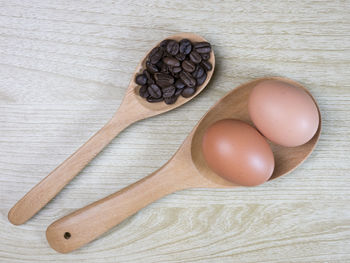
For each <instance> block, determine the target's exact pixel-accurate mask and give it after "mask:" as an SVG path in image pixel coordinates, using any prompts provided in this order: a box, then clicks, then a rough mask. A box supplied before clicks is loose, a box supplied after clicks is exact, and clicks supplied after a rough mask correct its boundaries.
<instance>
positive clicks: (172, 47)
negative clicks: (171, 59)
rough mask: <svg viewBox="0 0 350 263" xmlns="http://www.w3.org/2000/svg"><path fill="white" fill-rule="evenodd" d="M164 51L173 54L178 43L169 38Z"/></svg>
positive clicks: (177, 49)
mask: <svg viewBox="0 0 350 263" xmlns="http://www.w3.org/2000/svg"><path fill="white" fill-rule="evenodd" d="M166 51H167V52H168V53H169V54H170V55H173V56H175V55H176V54H177V53H178V52H179V43H177V42H176V41H175V40H169V42H168V44H167V46H166Z"/></svg>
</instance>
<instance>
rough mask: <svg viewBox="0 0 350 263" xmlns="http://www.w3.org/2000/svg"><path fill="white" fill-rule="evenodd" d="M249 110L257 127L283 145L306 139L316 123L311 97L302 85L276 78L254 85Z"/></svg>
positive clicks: (317, 115)
mask: <svg viewBox="0 0 350 263" xmlns="http://www.w3.org/2000/svg"><path fill="white" fill-rule="evenodd" d="M248 110H249V114H250V118H251V119H252V121H253V123H254V124H255V126H256V127H257V129H258V130H259V131H260V132H261V133H262V134H263V135H264V136H265V137H266V138H268V139H269V140H271V141H272V142H274V143H277V144H279V145H282V146H287V147H294V146H299V145H302V144H304V143H306V142H308V141H309V140H310V139H311V138H312V137H313V136H314V135H315V133H316V131H317V129H318V125H319V114H318V110H317V107H316V105H315V102H314V101H313V100H312V98H311V97H310V96H309V95H308V94H307V93H306V92H305V91H304V90H302V89H301V88H298V87H294V86H291V85H290V84H287V83H284V82H281V81H277V80H267V81H263V82H260V83H259V84H258V85H256V86H255V87H254V88H253V90H252V91H251V94H250V96H249V102H248Z"/></svg>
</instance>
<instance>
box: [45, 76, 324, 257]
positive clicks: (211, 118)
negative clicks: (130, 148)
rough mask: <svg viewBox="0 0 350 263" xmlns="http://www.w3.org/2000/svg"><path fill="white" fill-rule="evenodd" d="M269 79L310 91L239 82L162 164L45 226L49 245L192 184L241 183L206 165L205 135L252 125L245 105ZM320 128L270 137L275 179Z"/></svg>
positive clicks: (94, 233)
mask: <svg viewBox="0 0 350 263" xmlns="http://www.w3.org/2000/svg"><path fill="white" fill-rule="evenodd" d="M268 79H275V80H280V81H284V82H287V83H290V84H292V85H294V86H297V87H301V88H303V89H304V90H305V91H306V92H307V93H308V94H309V95H310V96H311V97H312V95H311V94H310V93H309V92H308V91H307V90H306V89H305V88H304V87H302V86H301V85H300V84H298V83H296V82H294V81H292V80H289V79H285V78H278V77H271V78H261V79H257V80H254V81H251V82H248V83H245V84H243V85H241V86H239V87H238V88H236V89H234V90H233V91H231V92H229V93H228V94H227V95H226V96H224V97H223V98H222V99H221V100H220V101H219V102H217V103H216V104H215V105H214V106H213V107H212V108H211V109H210V110H209V111H208V112H207V114H206V115H205V116H204V117H203V118H202V119H201V120H200V121H199V123H198V124H197V125H196V126H195V127H194V129H193V130H192V132H191V133H190V134H189V135H188V137H187V138H186V139H185V141H184V142H183V144H182V146H181V147H180V148H179V150H178V151H177V152H176V153H175V155H174V156H173V157H172V158H171V159H170V160H169V161H168V162H167V163H166V164H165V165H163V167H161V168H160V169H159V170H157V171H155V172H154V173H152V174H150V175H149V176H147V177H145V178H144V179H142V180H140V181H138V182H136V183H134V184H132V185H130V186H128V187H126V188H124V189H122V190H121V191H119V192H117V193H115V194H112V195H110V196H108V197H106V198H104V199H101V200H99V201H97V202H95V203H92V204H90V205H88V206H86V207H84V208H82V209H79V210H77V211H75V212H73V213H72V214H69V215H67V216H65V217H63V218H61V219H59V220H57V221H55V222H54V223H52V224H51V225H50V226H49V227H48V229H47V231H46V237H47V240H48V242H49V244H50V246H51V247H52V248H53V249H55V250H57V251H58V252H61V253H67V252H70V251H72V250H74V249H77V248H79V247H81V246H83V245H84V244H86V243H88V242H90V241H92V240H94V239H95V238H97V237H98V236H100V235H101V234H103V233H104V232H106V231H108V230H109V229H111V228H112V227H114V226H115V225H117V224H119V223H120V222H122V221H123V220H124V219H126V218H127V217H129V216H131V215H133V214H135V213H136V212H137V211H139V210H140V209H142V208H143V207H145V206H147V205H148V204H150V203H152V202H154V201H156V200H157V199H159V198H161V197H163V196H165V195H167V194H170V193H173V192H175V191H178V190H182V189H186V188H193V187H202V188H227V187H239V186H238V185H235V184H233V183H231V182H228V181H226V180H225V179H223V178H221V177H220V176H218V175H217V174H215V173H214V172H213V171H212V170H211V169H210V168H209V167H208V166H207V164H206V162H205V160H204V157H203V154H202V150H201V145H202V137H203V134H204V132H205V131H206V129H207V128H208V127H209V126H210V125H211V124H212V123H214V122H216V121H218V120H221V119H226V118H234V119H240V120H243V121H245V122H248V123H249V124H251V125H252V122H251V120H250V118H249V114H248V107H247V103H248V97H249V93H250V91H251V90H252V88H253V87H254V86H255V85H256V84H257V83H258V82H260V81H264V80H268ZM314 101H315V100H314ZM315 103H316V101H315ZM316 105H317V103H316ZM319 113H320V112H319ZM320 130H321V122H320V125H319V127H318V130H317V132H316V134H315V135H314V137H313V138H312V139H311V140H310V141H309V142H307V143H306V144H304V145H301V146H298V147H294V148H287V147H282V146H279V145H276V144H273V143H270V142H269V143H270V145H271V147H272V151H273V153H274V157H275V170H274V173H273V175H272V177H271V179H274V178H277V177H279V176H282V175H284V174H287V173H288V172H290V171H292V170H293V169H295V168H296V167H297V166H298V165H299V164H300V163H302V162H303V161H304V160H305V159H306V158H307V157H308V156H309V154H310V153H311V152H312V150H313V149H314V147H315V145H316V142H317V140H318V138H319V136H320Z"/></svg>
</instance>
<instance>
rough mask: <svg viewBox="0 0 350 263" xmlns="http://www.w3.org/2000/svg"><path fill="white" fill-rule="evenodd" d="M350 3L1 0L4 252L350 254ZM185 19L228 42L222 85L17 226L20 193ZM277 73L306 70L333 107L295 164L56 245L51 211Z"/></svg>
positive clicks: (75, 204) (188, 26)
mask: <svg viewBox="0 0 350 263" xmlns="http://www.w3.org/2000/svg"><path fill="white" fill-rule="evenodd" d="M197 6H200V9H199V10H197ZM349 13H350V2H349V1H288V2H287V1H286V2H281V1H235V2H231V1H226V2H224V1H220V2H218V1H204V2H203V1H186V4H183V3H180V2H177V1H142V2H131V1H119V2H116V1H104V0H101V1H64V0H62V1H39V0H36V1H35V0H30V1H29V0H28V1H18V0H13V1H9V0H7V1H4V0H2V1H0V108H1V109H0V123H1V125H0V149H1V151H0V170H1V176H0V203H1V206H0V212H1V218H0V230H1V239H0V261H1V262H67V261H68V262H79V261H82V262H249V263H251V262H279V263H280V262H350V195H349V192H350V179H349V173H350V155H349V151H350V117H349V116H350V84H349V83H350V69H349V64H350V33H349V32H350V17H349ZM183 31H189V32H194V33H198V34H200V35H202V36H203V37H205V38H207V39H208V41H210V42H211V43H212V44H213V46H214V50H215V54H216V72H215V75H214V77H213V79H212V81H211V83H210V85H209V86H208V89H206V90H205V91H203V93H202V94H200V95H199V96H198V97H197V98H196V99H195V100H193V101H191V102H190V103H188V104H186V105H184V106H182V107H181V108H179V109H176V110H174V111H172V112H169V113H166V114H164V115H160V116H157V117H154V118H152V119H148V120H144V121H141V122H139V123H137V124H135V125H133V126H131V127H129V128H128V129H127V130H126V131H124V132H122V133H121V134H120V135H119V137H118V138H116V139H115V140H113V142H112V143H111V144H110V145H109V146H107V147H106V148H105V150H104V151H103V152H102V153H101V154H100V155H99V156H98V157H97V158H96V159H94V160H93V161H92V162H91V163H90V164H89V166H88V167H86V168H85V169H84V170H83V172H82V174H81V176H78V177H77V178H75V179H74V180H73V181H72V182H71V183H70V184H69V185H68V186H67V187H66V188H65V189H64V190H63V191H62V192H61V193H60V194H59V195H58V196H57V197H56V198H55V199H54V200H53V201H52V202H51V203H50V204H49V205H48V206H47V207H46V208H44V209H43V210H42V211H41V212H39V213H38V214H37V215H36V216H35V217H34V218H33V219H31V220H30V221H28V222H27V223H26V224H24V225H22V226H20V227H16V226H13V225H11V224H10V223H9V222H8V221H7V213H8V210H9V209H10V208H11V207H12V206H13V204H14V203H15V202H16V201H18V200H19V199H20V198H21V197H22V196H23V195H24V193H26V192H27V191H28V190H30V189H31V188H32V187H33V186H34V185H35V184H36V183H38V182H39V181H40V180H41V179H42V178H44V177H45V176H46V175H47V174H48V173H49V172H50V171H51V170H52V169H54V168H55V167H56V166H57V165H58V164H59V163H60V162H62V161H63V160H65V159H66V158H67V157H68V156H69V155H70V154H71V153H72V152H73V151H75V150H76V149H77V148H78V147H79V146H80V145H82V144H83V143H84V142H85V141H86V140H87V139H88V138H89V137H90V136H91V135H93V134H94V133H95V132H96V131H97V130H98V129H100V128H101V127H102V126H103V125H104V123H106V122H107V121H108V120H109V119H110V118H111V117H112V115H113V113H114V112H115V110H116V109H117V107H118V105H119V104H120V102H121V100H122V97H123V95H124V92H125V89H126V87H127V85H128V83H129V80H130V77H131V75H132V73H133V71H134V69H135V66H136V64H137V63H138V61H139V59H140V57H142V56H143V55H144V53H145V52H146V51H147V50H148V48H149V47H150V46H151V45H152V44H153V43H154V42H156V41H157V40H158V39H160V38H162V37H165V36H167V35H170V34H173V33H177V32H183ZM271 75H280V76H285V77H288V78H291V79H295V80H296V81H298V82H300V83H302V84H303V85H304V86H305V87H307V88H308V89H309V90H310V91H311V92H312V94H313V95H314V97H315V98H316V99H317V101H318V103H319V106H320V109H321V113H322V116H323V130H322V134H321V138H320V141H319V143H318V146H317V148H316V150H315V152H314V153H313V154H312V155H311V156H310V157H309V159H308V160H307V161H306V162H305V163H304V164H303V165H302V166H300V167H299V168H298V169H297V170H295V171H294V172H293V173H292V174H290V175H287V176H286V177H282V178H279V179H276V180H275V181H272V182H269V183H267V184H265V185H262V186H259V187H256V188H237V189H231V190H229V189H226V190H220V189H194V190H186V191H182V192H178V193H175V194H172V195H169V196H167V197H165V198H164V199H161V200H159V201H157V202H156V203H154V204H152V205H150V206H149V207H147V208H145V209H143V210H141V211H140V212H139V213H138V214H136V215H135V216H133V217H131V218H129V219H128V220H126V221H125V222H123V223H122V224H120V225H119V226H117V227H116V228H114V229H113V230H112V231H110V232H108V233H107V234H106V235H105V236H104V237H103V238H100V239H98V240H96V241H94V242H92V243H90V244H89V245H87V246H85V247H84V248H82V249H80V250H78V251H76V252H73V253H71V254H67V255H60V254H58V253H57V252H55V251H54V250H52V249H51V248H49V245H48V244H47V242H46V238H45V230H46V228H47V226H48V225H49V224H50V223H52V222H53V221H54V220H56V219H58V218H60V217H62V216H63V215H65V214H68V213H70V212H73V211H74V210H75V209H77V208H80V207H82V206H85V205H87V204H89V203H91V202H93V201H95V200H97V199H99V198H102V197H104V196H107V195H108V194H111V193H113V192H115V191H116V190H118V189H121V188H123V187H125V186H127V185H129V184H130V183H132V182H135V181H136V180H138V179H141V178H142V177H144V176H145V175H146V174H149V173H150V172H152V171H153V170H155V169H157V168H159V167H160V166H161V165H162V164H163V163H165V162H166V161H167V160H168V159H169V158H170V157H171V156H172V155H173V153H174V152H175V151H176V149H177V148H178V146H179V145H180V144H181V143H182V141H183V140H184V138H185V137H186V136H187V134H188V133H189V132H190V131H191V130H192V128H193V126H194V125H195V124H196V123H197V121H198V120H199V119H200V117H201V116H202V115H203V114H204V113H205V112H206V111H207V109H208V108H209V107H210V106H211V105H213V104H214V103H215V102H216V101H217V100H218V99H219V98H220V97H221V96H222V95H224V94H225V93H226V92H227V91H229V90H231V89H232V88H233V87H235V86H237V85H238V84H240V83H243V82H245V81H247V80H250V79H253V78H256V77H264V76H271Z"/></svg>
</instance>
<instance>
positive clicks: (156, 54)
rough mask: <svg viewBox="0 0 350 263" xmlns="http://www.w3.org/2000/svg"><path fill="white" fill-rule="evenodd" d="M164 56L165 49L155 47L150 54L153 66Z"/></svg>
mask: <svg viewBox="0 0 350 263" xmlns="http://www.w3.org/2000/svg"><path fill="white" fill-rule="evenodd" d="M162 56H163V49H162V48H160V47H155V48H154V49H152V51H151V53H150V54H149V57H148V58H149V61H150V62H151V63H152V64H156V63H157V62H158V61H159V60H160V59H161V58H162Z"/></svg>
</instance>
